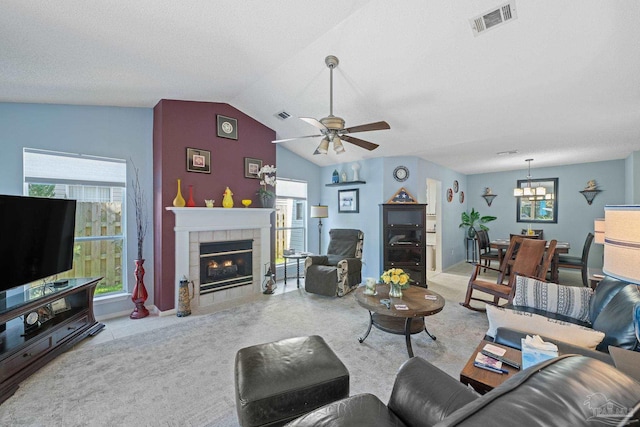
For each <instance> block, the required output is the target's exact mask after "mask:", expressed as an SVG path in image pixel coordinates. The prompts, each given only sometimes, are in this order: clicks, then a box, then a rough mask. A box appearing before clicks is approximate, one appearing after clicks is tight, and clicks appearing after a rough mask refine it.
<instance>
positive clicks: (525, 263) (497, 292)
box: [460, 235, 555, 311]
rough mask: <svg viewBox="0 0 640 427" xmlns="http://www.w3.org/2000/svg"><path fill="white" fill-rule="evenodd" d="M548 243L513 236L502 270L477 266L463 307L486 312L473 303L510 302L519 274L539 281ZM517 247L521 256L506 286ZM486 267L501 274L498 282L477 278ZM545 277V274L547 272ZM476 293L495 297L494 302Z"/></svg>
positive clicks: (517, 256) (462, 303)
mask: <svg viewBox="0 0 640 427" xmlns="http://www.w3.org/2000/svg"><path fill="white" fill-rule="evenodd" d="M546 244H547V242H546V241H545V240H540V239H527V238H525V237H524V236H520V235H515V236H513V237H512V238H511V240H510V242H509V247H508V248H507V252H506V254H505V256H504V258H503V260H502V263H501V265H500V268H499V269H496V268H491V267H485V266H483V265H482V264H480V263H478V264H476V266H475V268H474V270H473V272H472V273H471V277H470V278H469V283H468V285H467V293H466V295H465V299H464V302H461V303H460V305H461V306H463V307H466V308H468V309H470V310H475V311H486V309H485V308H478V307H474V306H472V305H471V301H472V300H474V301H481V302H484V303H487V304H492V305H498V303H499V301H500V299H501V298H502V299H505V300H507V301H508V300H509V298H510V294H511V290H512V287H513V281H514V280H515V277H516V274H520V275H524V276H530V277H536V278H540V277H539V275H540V274H541V273H540V271H541V269H542V268H543V267H542V264H543V258H544V253H545V246H546ZM516 247H518V254H517V255H516V257H515V259H514V262H513V264H512V265H511V270H512V274H510V275H509V276H508V281H507V283H506V284H505V283H504V281H505V278H506V277H507V275H506V272H507V268H508V266H509V261H510V259H511V256H512V254H513V252H514V251H515V248H516ZM554 250H555V245H554ZM483 268H484V269H488V270H493V271H496V272H497V273H498V279H497V280H496V282H491V281H489V280H482V279H478V274H479V273H480V270H481V269H483ZM547 268H548V267H547ZM542 274H546V271H545V272H544V273H542ZM543 278H544V276H543ZM474 291H478V292H484V293H486V294H489V295H492V296H493V301H490V300H486V299H482V298H477V297H474V296H473V292H474Z"/></svg>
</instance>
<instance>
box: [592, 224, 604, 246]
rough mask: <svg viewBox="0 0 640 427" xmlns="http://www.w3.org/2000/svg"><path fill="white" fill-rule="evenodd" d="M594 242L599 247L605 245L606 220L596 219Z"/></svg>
mask: <svg viewBox="0 0 640 427" xmlns="http://www.w3.org/2000/svg"><path fill="white" fill-rule="evenodd" d="M593 231H594V233H593V235H594V238H593V241H594V243H597V244H599V245H604V218H596V219H595V220H594V221H593Z"/></svg>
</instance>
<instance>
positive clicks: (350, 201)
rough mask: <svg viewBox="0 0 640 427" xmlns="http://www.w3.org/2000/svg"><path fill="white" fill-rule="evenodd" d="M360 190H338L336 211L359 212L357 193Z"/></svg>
mask: <svg viewBox="0 0 640 427" xmlns="http://www.w3.org/2000/svg"><path fill="white" fill-rule="evenodd" d="M359 192H360V190H358V189H357V188H353V189H351V190H338V212H339V213H358V212H360V206H359V204H360V201H359V200H358V193H359Z"/></svg>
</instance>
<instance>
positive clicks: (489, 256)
mask: <svg viewBox="0 0 640 427" xmlns="http://www.w3.org/2000/svg"><path fill="white" fill-rule="evenodd" d="M476 241H477V243H478V260H479V262H480V263H481V264H483V265H484V266H485V267H489V266H491V261H498V262H499V261H500V256H499V254H498V251H497V250H496V249H491V240H490V239H489V232H488V231H487V230H476ZM484 271H485V272H486V271H487V270H486V269H485V270H484Z"/></svg>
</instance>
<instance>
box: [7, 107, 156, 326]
mask: <svg viewBox="0 0 640 427" xmlns="http://www.w3.org/2000/svg"><path fill="white" fill-rule="evenodd" d="M152 128H153V110H152V109H150V108H117V107H87V106H72V105H46V104H13V103H0V129H2V133H0V145H1V146H2V157H0V193H2V194H16V195H21V194H22V188H23V186H22V176H23V173H22V149H23V148H24V147H29V148H39V149H45V150H53V151H61V152H66V153H82V154H91V155H95V156H103V157H112V158H120V159H126V160H127V161H129V160H133V162H134V163H135V165H136V167H137V168H138V169H139V171H140V179H141V184H142V187H143V188H144V189H145V192H146V194H147V196H148V197H149V200H150V202H149V204H148V206H147V208H148V214H149V218H153V215H152V213H151V209H152V205H151V198H152V195H153V191H152V185H153V184H152V181H153V180H152V171H153V163H152ZM131 173H132V170H131V168H130V167H129V169H128V174H129V179H128V182H129V183H130V181H131V179H130V178H131V175H130V174H131ZM126 227H127V229H128V230H129V231H128V235H133V236H135V214H134V212H133V209H129V212H128V215H127V223H126ZM150 230H152V228H150ZM152 239H153V233H151V232H149V233H148V234H147V239H146V240H145V243H144V256H145V258H147V259H149V260H152V259H153V241H152ZM136 253H137V249H136V239H135V238H133V239H129V240H128V245H127V263H126V266H125V267H127V268H128V269H129V271H128V272H127V278H128V279H129V290H131V289H132V288H133V285H134V284H135V278H134V277H133V260H134V259H135V257H136ZM145 266H146V267H147V268H146V275H145V284H148V285H147V290H148V291H149V294H150V295H149V300H148V301H149V302H150V303H152V302H153V268H152V265H151V264H150V265H146V264H145ZM132 308H133V306H132V303H131V300H130V299H129V297H122V298H116V299H111V300H110V301H109V302H106V301H102V302H100V301H97V302H96V304H95V311H96V315H98V316H100V315H104V314H107V313H117V312H123V311H127V310H128V311H131V309H132Z"/></svg>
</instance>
